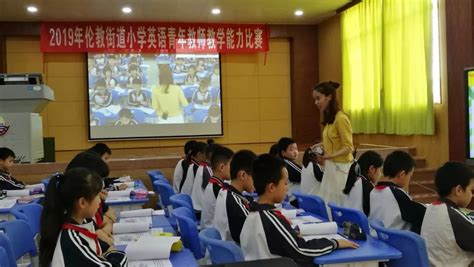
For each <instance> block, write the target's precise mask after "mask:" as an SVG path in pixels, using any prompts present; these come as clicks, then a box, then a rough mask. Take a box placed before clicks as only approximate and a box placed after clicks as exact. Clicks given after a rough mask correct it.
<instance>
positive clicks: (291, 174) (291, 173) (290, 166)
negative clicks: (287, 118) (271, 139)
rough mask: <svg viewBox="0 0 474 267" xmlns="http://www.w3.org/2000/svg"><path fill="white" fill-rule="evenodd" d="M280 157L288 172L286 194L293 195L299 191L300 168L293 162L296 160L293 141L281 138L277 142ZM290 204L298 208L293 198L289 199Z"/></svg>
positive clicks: (296, 151)
mask: <svg viewBox="0 0 474 267" xmlns="http://www.w3.org/2000/svg"><path fill="white" fill-rule="evenodd" d="M278 147H279V152H280V157H281V158H282V159H283V161H284V162H285V165H286V169H287V170H288V178H289V181H290V182H289V185H288V193H290V194H291V193H293V192H295V191H298V190H300V183H301V166H300V165H298V164H297V163H296V162H295V160H296V159H297V158H298V146H297V145H296V142H295V140H293V139H291V138H289V137H283V138H281V139H280V140H279V141H278ZM290 203H291V204H292V205H293V206H295V207H298V200H296V199H295V198H294V197H293V196H291V197H290Z"/></svg>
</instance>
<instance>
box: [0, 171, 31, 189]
mask: <svg viewBox="0 0 474 267" xmlns="http://www.w3.org/2000/svg"><path fill="white" fill-rule="evenodd" d="M20 189H25V184H24V183H23V182H22V181H18V180H17V179H15V177H13V176H12V175H11V174H10V173H8V172H6V171H3V170H0V190H20Z"/></svg>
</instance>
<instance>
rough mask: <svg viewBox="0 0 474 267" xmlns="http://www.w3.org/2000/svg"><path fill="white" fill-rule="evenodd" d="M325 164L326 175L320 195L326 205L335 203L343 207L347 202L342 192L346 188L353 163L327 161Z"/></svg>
mask: <svg viewBox="0 0 474 267" xmlns="http://www.w3.org/2000/svg"><path fill="white" fill-rule="evenodd" d="M324 164H325V165H324V175H323V180H322V181H321V188H320V190H319V194H318V195H319V196H320V197H322V198H323V199H324V201H325V202H326V204H327V203H329V202H333V203H335V204H336V205H338V206H342V204H343V203H344V200H345V195H344V193H342V190H343V189H344V187H345V186H346V181H347V175H348V174H349V169H350V168H351V163H340V162H334V161H332V160H326V161H325V162H324Z"/></svg>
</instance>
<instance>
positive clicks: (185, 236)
mask: <svg viewBox="0 0 474 267" xmlns="http://www.w3.org/2000/svg"><path fill="white" fill-rule="evenodd" d="M172 213H173V217H175V218H176V220H177V221H178V227H179V231H180V233H181V239H182V240H183V244H184V246H185V247H187V248H189V249H190V250H191V251H192V252H193V254H194V257H195V258H196V259H201V258H203V257H204V252H203V248H202V246H201V241H199V234H198V228H197V225H196V222H195V221H193V220H192V219H190V218H191V216H192V215H191V214H192V211H190V210H189V209H187V208H184V207H181V208H177V209H173V211H172Z"/></svg>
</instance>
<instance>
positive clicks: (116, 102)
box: [88, 54, 222, 140]
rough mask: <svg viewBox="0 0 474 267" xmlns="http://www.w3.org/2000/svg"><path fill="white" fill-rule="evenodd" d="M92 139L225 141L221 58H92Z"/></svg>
mask: <svg viewBox="0 0 474 267" xmlns="http://www.w3.org/2000/svg"><path fill="white" fill-rule="evenodd" d="M88 85H89V114H90V117H89V138H90V139H92V140H94V139H113V138H119V139H126V138H147V137H148V138H152V137H157V138H158V137H186V136H218V135H222V112H221V111H222V106H221V83H220V59H219V55H218V54H212V55H208V54H206V55H204V54H195V55H192V54H157V55H154V54H88Z"/></svg>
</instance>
